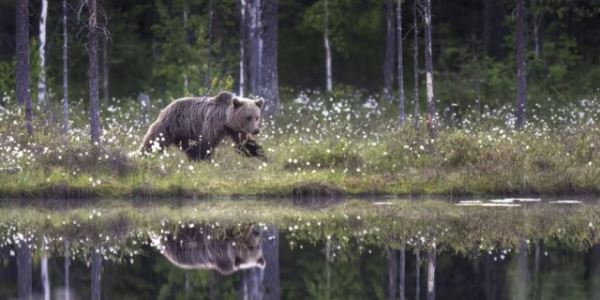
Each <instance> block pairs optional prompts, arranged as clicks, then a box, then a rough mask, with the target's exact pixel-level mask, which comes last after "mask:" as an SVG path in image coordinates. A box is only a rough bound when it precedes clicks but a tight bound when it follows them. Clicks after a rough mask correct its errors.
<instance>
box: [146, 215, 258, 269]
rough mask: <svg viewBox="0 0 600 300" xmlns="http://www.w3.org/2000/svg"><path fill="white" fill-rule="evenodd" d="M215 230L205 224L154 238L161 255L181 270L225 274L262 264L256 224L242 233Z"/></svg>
mask: <svg viewBox="0 0 600 300" xmlns="http://www.w3.org/2000/svg"><path fill="white" fill-rule="evenodd" d="M219 234H221V233H219V232H216V231H215V230H212V229H211V228H209V227H185V228H182V229H180V230H179V231H178V232H177V233H169V234H167V235H166V236H164V237H163V238H155V239H154V243H155V244H156V245H157V246H159V248H160V249H161V252H162V254H163V255H164V256H165V257H166V258H167V259H168V260H169V261H170V262H171V263H173V264H174V265H176V266H177V267H179V268H182V269H212V270H216V271H218V272H219V273H221V274H224V275H229V274H232V273H234V272H236V271H239V270H244V269H250V268H254V267H259V268H261V269H263V268H264V267H265V259H264V257H263V249H262V244H261V231H260V228H259V227H258V226H250V227H249V229H248V230H247V232H246V233H245V234H243V235H234V234H233V232H231V231H230V232H225V233H224V234H225V236H219Z"/></svg>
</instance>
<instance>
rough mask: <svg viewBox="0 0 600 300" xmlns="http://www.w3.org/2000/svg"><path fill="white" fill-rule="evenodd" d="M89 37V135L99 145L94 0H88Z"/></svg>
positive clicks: (96, 34) (96, 37)
mask: <svg viewBox="0 0 600 300" xmlns="http://www.w3.org/2000/svg"><path fill="white" fill-rule="evenodd" d="M88 9H89V14H90V17H89V24H88V26H89V31H90V32H89V37H88V54H89V59H90V62H89V63H90V65H89V80H90V135H91V138H92V144H94V145H99V144H100V107H99V106H100V104H99V103H98V28H97V25H98V24H97V8H96V0H88Z"/></svg>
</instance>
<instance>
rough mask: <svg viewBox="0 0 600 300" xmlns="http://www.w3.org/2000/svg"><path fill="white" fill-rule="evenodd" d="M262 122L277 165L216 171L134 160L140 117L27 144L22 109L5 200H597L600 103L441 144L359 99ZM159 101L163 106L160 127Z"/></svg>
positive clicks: (2, 152)
mask: <svg viewBox="0 0 600 300" xmlns="http://www.w3.org/2000/svg"><path fill="white" fill-rule="evenodd" d="M304 97H308V98H309V103H308V104H297V103H293V102H292V103H287V104H285V106H284V108H283V110H282V112H281V114H280V115H279V116H278V117H277V118H275V119H266V120H265V121H264V129H263V133H262V134H261V136H260V137H259V142H260V143H261V144H262V145H263V147H264V148H265V150H266V154H267V156H268V161H266V162H265V161H261V160H259V159H253V158H246V157H243V156H241V155H239V154H238V153H236V151H235V150H234V149H233V147H231V145H230V144H229V142H227V141H226V142H225V143H223V145H222V146H221V147H219V148H218V149H217V151H216V154H215V156H214V159H213V160H212V161H210V162H190V161H188V160H187V159H186V158H185V156H184V155H183V154H182V153H181V152H180V151H179V150H178V149H176V148H170V149H168V150H167V151H165V152H163V153H160V154H154V155H150V156H147V155H140V154H139V153H137V152H136V150H137V148H138V146H139V143H140V141H141V138H142V136H143V134H144V131H145V129H146V128H147V126H148V123H147V122H145V121H142V119H143V118H142V117H141V116H140V114H141V112H140V110H139V108H136V107H130V106H128V105H118V103H116V104H115V106H112V107H111V109H107V110H106V111H104V112H103V116H104V118H103V128H104V132H103V139H102V143H101V145H99V146H91V145H90V144H89V141H88V140H89V137H88V129H87V126H86V121H85V116H86V114H85V111H83V108H84V107H81V106H75V108H73V112H72V116H74V119H73V124H72V129H71V132H70V133H69V134H68V135H64V134H62V133H61V132H60V128H59V127H58V125H52V123H48V121H47V120H46V119H45V118H42V115H41V112H40V113H39V114H38V115H36V122H35V125H36V126H35V127H36V133H35V134H34V135H33V136H31V137H28V136H27V135H26V134H25V133H24V131H23V129H22V126H21V118H22V112H21V111H20V110H18V108H17V107H10V106H9V108H10V109H11V110H9V113H4V114H3V115H2V116H0V157H1V158H2V160H1V161H0V173H1V174H2V176H0V197H2V198H87V197H102V198H128V197H139V198H146V199H147V198H160V197H175V196H177V197H214V196H233V197H237V196H275V197H285V196H294V195H296V196H353V195H363V196H364V195H447V196H464V195H482V194H488V195H489V194H495V195H515V194H518V195H531V194H546V195H556V194H568V195H573V194H600V124H597V120H599V119H600V101H598V100H597V99H596V98H593V99H592V100H582V101H580V102H578V103H576V104H573V105H572V106H571V107H566V108H565V107H563V108H556V109H555V108H552V107H551V106H550V104H548V106H547V107H544V110H543V111H542V110H541V109H540V110H536V109H535V108H534V109H532V110H530V111H529V114H530V122H529V123H528V125H527V127H526V128H525V129H523V130H515V129H514V128H513V127H512V124H513V123H512V122H513V121H514V120H513V119H511V113H510V111H511V110H510V108H507V107H503V108H496V109H491V108H484V109H482V110H477V111H475V110H474V111H470V112H464V115H462V116H461V118H460V119H458V117H456V116H454V115H449V116H444V115H443V114H441V115H440V122H441V123H440V128H439V130H438V132H437V135H436V137H435V138H432V137H431V136H430V135H429V133H428V131H427V129H426V128H425V125H424V123H423V120H421V126H420V127H419V128H418V129H415V128H414V127H413V125H412V124H413V119H412V118H409V119H408V121H407V124H405V125H404V126H398V125H397V123H396V121H395V116H394V110H393V109H392V108H390V107H387V106H385V105H381V106H380V107H379V108H375V109H367V108H364V107H361V106H357V105H356V103H360V99H355V98H356V97H358V96H356V97H355V98H353V96H347V97H346V98H340V99H332V98H328V97H325V96H324V95H312V96H310V97H309V96H304ZM162 106H163V104H162V102H158V103H155V104H154V107H153V110H152V113H151V114H150V119H152V118H153V117H154V116H155V115H156V112H157V111H158V109H159V108H160V107H162Z"/></svg>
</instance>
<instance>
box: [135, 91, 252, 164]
mask: <svg viewBox="0 0 600 300" xmlns="http://www.w3.org/2000/svg"><path fill="white" fill-rule="evenodd" d="M263 104H264V100H263V99H262V98H259V99H248V98H242V97H237V96H234V95H233V94H231V93H228V92H221V93H219V95H217V96H216V97H188V98H181V99H177V100H175V101H173V102H171V103H170V104H169V105H167V107H165V108H164V109H163V110H162V111H161V112H160V114H159V115H158V118H157V120H156V121H155V122H154V123H152V125H150V128H148V132H147V133H146V135H145V136H144V141H143V143H142V146H141V147H140V151H143V152H152V151H154V150H163V149H165V148H166V147H168V146H170V145H176V146H178V147H179V148H180V149H181V150H183V151H184V152H185V153H186V155H187V156H188V158H189V159H192V160H199V159H201V160H206V159H210V158H211V157H212V154H213V153H214V149H215V148H216V147H217V146H218V145H219V144H220V143H221V141H222V140H223V139H224V138H225V137H230V138H231V139H232V140H233V142H234V143H235V144H236V146H237V148H238V150H240V152H242V153H243V154H245V155H247V156H258V157H264V156H263V151H262V148H261V147H260V146H259V145H258V144H256V142H254V141H253V140H252V139H251V136H252V135H257V134H258V133H259V132H260V121H261V107H262V106H263Z"/></svg>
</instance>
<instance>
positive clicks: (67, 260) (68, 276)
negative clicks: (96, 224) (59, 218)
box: [63, 0, 71, 300]
mask: <svg viewBox="0 0 600 300" xmlns="http://www.w3.org/2000/svg"><path fill="white" fill-rule="evenodd" d="M63 1H65V2H66V0H63ZM63 4H64V2H63ZM64 245H65V300H71V272H70V271H71V270H70V269H71V245H70V243H69V240H67V239H65V241H64Z"/></svg>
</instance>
